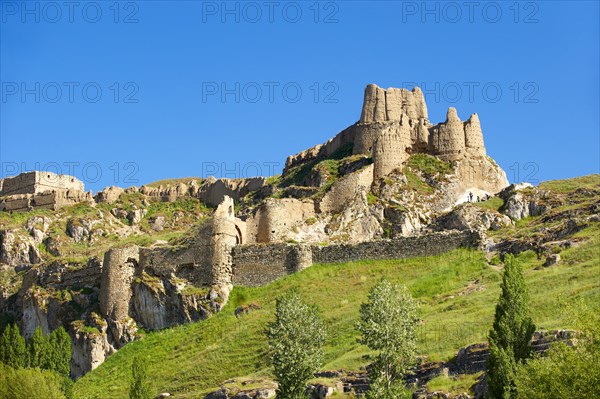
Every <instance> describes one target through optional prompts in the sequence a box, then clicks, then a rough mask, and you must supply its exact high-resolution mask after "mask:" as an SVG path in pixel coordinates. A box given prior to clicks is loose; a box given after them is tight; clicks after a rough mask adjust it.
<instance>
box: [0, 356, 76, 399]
mask: <svg viewBox="0 0 600 399" xmlns="http://www.w3.org/2000/svg"><path fill="white" fill-rule="evenodd" d="M62 383H63V378H62V377H61V376H60V375H58V374H57V373H54V372H52V371H47V370H40V369H18V370H16V369H13V368H12V367H9V366H5V365H2V364H0V398H2V399H33V398H43V399H65V395H64V394H63V392H62V390H61V384H62Z"/></svg>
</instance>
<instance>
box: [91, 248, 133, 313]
mask: <svg viewBox="0 0 600 399" xmlns="http://www.w3.org/2000/svg"><path fill="white" fill-rule="evenodd" d="M138 261H139V247H137V246H135V245H133V246H130V247H126V248H112V249H110V250H108V252H106V254H105V255H104V262H103V266H102V280H101V283H100V287H101V288H100V312H101V313H102V316H103V317H105V318H107V319H112V320H115V321H119V320H123V319H125V318H127V317H128V316H129V306H130V303H129V302H130V300H131V295H132V291H131V282H132V281H133V275H134V273H135V266H136V264H137V263H138Z"/></svg>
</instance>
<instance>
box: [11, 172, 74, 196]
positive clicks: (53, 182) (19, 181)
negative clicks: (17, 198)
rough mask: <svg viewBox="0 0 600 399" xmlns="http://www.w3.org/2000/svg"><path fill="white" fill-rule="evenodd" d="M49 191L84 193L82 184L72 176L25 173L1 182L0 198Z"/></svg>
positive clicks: (49, 173) (50, 173)
mask: <svg viewBox="0 0 600 399" xmlns="http://www.w3.org/2000/svg"><path fill="white" fill-rule="evenodd" d="M50 190H77V191H84V185H83V182H82V181H81V180H79V179H77V178H75V177H73V176H69V175H57V174H56V173H52V172H40V171H33V172H25V173H21V174H19V175H17V176H14V177H7V178H5V179H4V180H3V182H2V190H1V191H0V197H4V196H7V195H17V194H39V193H43V192H45V191H50Z"/></svg>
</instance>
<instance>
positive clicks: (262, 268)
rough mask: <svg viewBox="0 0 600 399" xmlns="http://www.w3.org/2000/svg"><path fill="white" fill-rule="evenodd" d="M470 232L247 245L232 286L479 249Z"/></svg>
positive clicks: (237, 259)
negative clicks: (322, 267)
mask: <svg viewBox="0 0 600 399" xmlns="http://www.w3.org/2000/svg"><path fill="white" fill-rule="evenodd" d="M477 240H478V237H477V236H476V235H475V234H474V233H471V232H464V231H450V232H440V233H431V234H425V235H420V236H414V237H402V238H397V239H393V240H379V241H366V242H361V243H358V244H339V245H329V246H318V245H310V246H309V245H306V244H301V245H297V244H283V243H279V244H248V245H238V246H236V247H235V248H234V250H233V284H234V285H242V286H251V287H254V286H261V285H265V284H268V283H270V282H271V281H274V280H276V279H278V278H280V277H283V276H286V275H288V274H292V273H295V272H297V271H299V270H302V269H304V268H306V267H308V266H311V265H312V264H315V263H338V262H351V261H358V260H367V259H370V260H384V259H403V258H412V257H419V256H434V255H440V254H443V253H445V252H448V251H451V250H453V249H456V248H459V247H471V246H476V245H477Z"/></svg>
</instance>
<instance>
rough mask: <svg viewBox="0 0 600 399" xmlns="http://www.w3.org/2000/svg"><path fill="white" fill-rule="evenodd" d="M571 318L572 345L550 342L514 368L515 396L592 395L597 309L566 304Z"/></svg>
mask: <svg viewBox="0 0 600 399" xmlns="http://www.w3.org/2000/svg"><path fill="white" fill-rule="evenodd" d="M569 310H570V312H569V316H570V317H571V318H574V325H575V327H576V328H577V330H578V332H576V333H575V339H574V341H575V342H576V344H575V345H574V346H568V345H567V344H565V343H563V342H558V343H554V344H552V345H551V347H550V349H549V350H548V352H547V354H546V355H543V356H537V357H535V358H533V359H531V360H529V361H528V362H527V363H526V364H524V365H521V366H519V367H518V369H517V373H516V378H515V384H516V389H517V398H518V399H529V398H550V397H551V398H552V399H571V398H594V397H596V396H598V387H599V386H600V362H598V359H599V358H600V309H590V308H588V307H587V306H585V305H583V304H579V305H578V306H577V309H575V308H574V307H571V306H570V307H569Z"/></svg>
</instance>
